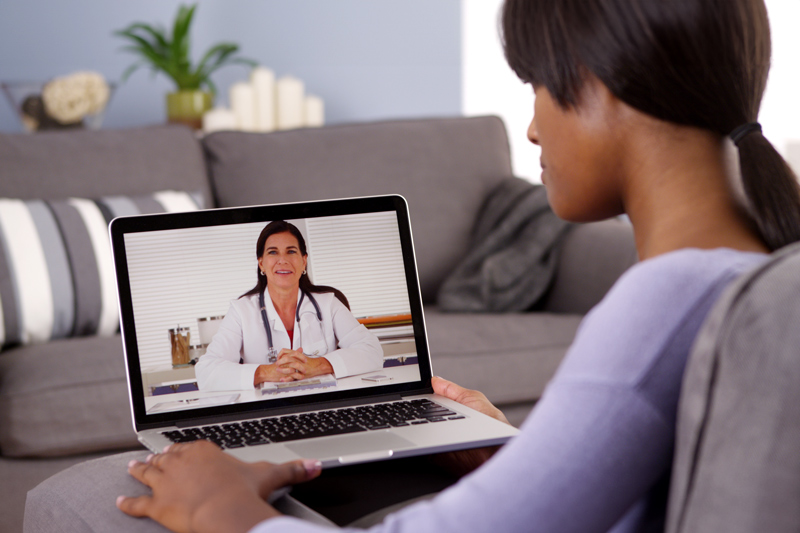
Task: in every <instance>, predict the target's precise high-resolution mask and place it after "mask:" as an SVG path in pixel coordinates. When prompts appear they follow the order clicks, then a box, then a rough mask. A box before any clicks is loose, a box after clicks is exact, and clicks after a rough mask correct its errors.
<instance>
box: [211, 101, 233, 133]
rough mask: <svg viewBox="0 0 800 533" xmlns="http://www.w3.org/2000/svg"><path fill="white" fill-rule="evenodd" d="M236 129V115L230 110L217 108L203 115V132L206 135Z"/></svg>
mask: <svg viewBox="0 0 800 533" xmlns="http://www.w3.org/2000/svg"><path fill="white" fill-rule="evenodd" d="M235 129H236V115H234V114H233V111H231V110H230V109H227V108H224V107H215V108H214V109H210V110H208V111H206V112H205V113H204V114H203V131H204V132H206V133H211V132H213V131H224V130H235Z"/></svg>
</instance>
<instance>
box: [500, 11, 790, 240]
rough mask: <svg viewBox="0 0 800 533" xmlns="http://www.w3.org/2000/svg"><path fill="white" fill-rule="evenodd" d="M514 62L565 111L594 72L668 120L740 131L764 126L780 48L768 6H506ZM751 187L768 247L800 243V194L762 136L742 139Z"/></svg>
mask: <svg viewBox="0 0 800 533" xmlns="http://www.w3.org/2000/svg"><path fill="white" fill-rule="evenodd" d="M502 26H503V44H504V49H505V54H506V60H507V61H508V64H509V65H510V66H511V68H512V69H513V70H514V72H516V73H517V76H519V77H520V79H522V80H523V81H524V82H527V83H531V84H533V85H538V86H543V87H546V88H547V90H548V92H549V93H550V94H551V95H553V97H554V98H555V99H556V101H557V102H559V104H560V105H561V106H562V107H565V108H567V107H570V106H575V105H577V104H578V95H579V93H580V89H581V87H582V84H583V81H584V79H585V75H584V74H585V73H587V72H589V73H591V74H593V75H594V76H596V77H597V78H598V79H599V80H600V81H602V82H603V84H605V86H606V87H608V89H609V90H610V91H611V92H612V93H613V94H614V95H615V96H616V97H617V98H619V99H620V100H621V101H623V102H625V103H626V104H628V105H630V106H631V107H634V108H636V109H638V110H640V111H642V112H644V113H647V114H648V115H651V116H654V117H656V118H659V119H661V120H665V121H668V122H673V123H676V124H682V125H686V126H693V127H698V128H702V129H705V130H709V131H712V132H715V133H717V134H718V135H719V136H720V138H723V137H726V136H728V135H730V134H731V133H732V132H734V131H735V130H737V129H738V128H739V127H740V126H743V125H745V124H748V123H751V122H755V121H756V119H757V117H758V110H759V107H760V106H761V98H762V96H763V94H764V89H765V87H766V83H767V74H768V72H769V65H770V55H771V44H770V33H769V21H768V18H767V10H766V7H765V5H764V0H681V1H642V0H506V2H505V4H504V8H503V18H502ZM738 149H739V161H740V168H741V174H742V184H743V188H744V191H745V193H746V195H747V199H748V202H749V204H750V206H749V211H750V213H751V214H752V216H753V217H754V218H755V220H754V223H755V227H756V228H757V229H758V231H759V232H760V233H761V237H762V239H763V240H764V242H765V243H766V244H767V245H768V246H769V247H770V248H771V249H773V250H774V249H777V248H780V247H782V246H785V245H786V244H789V243H791V242H795V241H797V240H800V188H798V185H797V180H796V177H795V175H794V173H793V172H792V171H791V169H790V168H789V166H788V165H787V164H786V162H785V161H784V160H783V158H782V157H781V156H780V154H778V152H777V151H776V150H775V148H774V147H773V146H772V145H771V144H770V143H769V141H767V139H766V138H765V137H764V136H763V135H762V134H761V132H760V129H759V130H757V131H756V130H753V131H750V132H748V134H747V135H745V136H743V137H741V138H740V139H738Z"/></svg>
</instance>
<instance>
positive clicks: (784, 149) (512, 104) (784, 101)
mask: <svg viewBox="0 0 800 533" xmlns="http://www.w3.org/2000/svg"><path fill="white" fill-rule="evenodd" d="M766 4H767V9H768V10H769V15H770V23H771V26H772V45H773V52H772V70H771V72H770V78H769V83H768V85H767V92H766V94H765V95H764V101H763V103H762V106H761V114H760V116H759V119H760V121H761V124H762V126H763V128H764V134H765V135H766V137H767V138H768V139H770V141H772V143H773V144H774V145H775V147H776V148H777V149H778V151H779V152H781V153H783V154H784V155H785V156H786V157H787V158H788V159H789V161H790V163H792V164H793V166H794V168H795V171H796V172H797V171H800V31H799V30H800V28H798V25H800V1H797V0H766ZM501 5H502V0H462V5H461V23H462V29H461V39H462V59H461V60H462V69H461V72H462V80H463V88H462V94H463V100H462V102H463V103H462V106H463V113H464V114H465V115H468V116H471V115H483V114H496V115H499V116H500V117H502V118H503V120H505V122H506V127H507V128H508V131H509V137H510V140H511V155H512V164H513V168H514V171H515V173H516V174H517V175H519V176H521V177H524V178H528V179H531V180H532V181H536V182H538V181H540V174H541V168H540V167H539V149H538V148H537V147H535V146H532V145H531V144H530V143H529V142H528V141H527V139H526V137H525V132H526V129H527V126H528V123H529V121H530V118H531V114H532V112H533V96H532V95H533V92H532V91H531V90H530V88H529V87H527V86H524V85H523V84H522V83H521V82H520V81H519V79H517V77H516V75H515V74H514V73H513V72H512V71H511V69H510V68H508V66H507V65H506V63H505V59H504V58H503V51H502V47H501V46H500V39H499V37H498V34H499V33H498V16H499V10H500V6H501ZM798 173H800V172H798Z"/></svg>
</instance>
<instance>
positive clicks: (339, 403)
mask: <svg viewBox="0 0 800 533" xmlns="http://www.w3.org/2000/svg"><path fill="white" fill-rule="evenodd" d="M401 399H402V398H401V396H400V395H399V394H389V395H382V396H367V397H365V398H357V399H350V400H334V401H326V402H319V403H316V402H315V403H307V404H303V405H294V406H289V407H278V408H275V409H269V410H266V411H253V412H252V413H238V414H235V415H219V416H209V417H204V418H193V419H191V420H182V421H180V422H176V423H175V426H177V427H179V428H184V427H190V426H206V425H209V424H220V423H223V422H237V421H240V420H247V419H251V418H266V417H269V416H280V415H295V414H299V413H308V412H312V411H321V410H326V409H337V408H339V407H354V406H357V405H367V404H370V403H381V402H394V401H397V400H401Z"/></svg>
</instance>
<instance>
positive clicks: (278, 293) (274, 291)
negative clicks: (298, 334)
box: [267, 285, 297, 331]
mask: <svg viewBox="0 0 800 533" xmlns="http://www.w3.org/2000/svg"><path fill="white" fill-rule="evenodd" d="M267 293H268V294H269V297H270V299H271V300H272V305H273V306H274V307H275V311H277V312H278V316H280V318H281V321H282V322H283V325H284V326H285V327H286V331H292V330H293V329H294V316H295V312H296V310H297V287H294V288H290V289H282V288H280V287H273V286H272V285H267Z"/></svg>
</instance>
